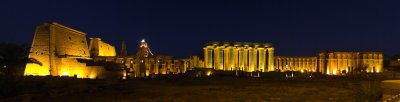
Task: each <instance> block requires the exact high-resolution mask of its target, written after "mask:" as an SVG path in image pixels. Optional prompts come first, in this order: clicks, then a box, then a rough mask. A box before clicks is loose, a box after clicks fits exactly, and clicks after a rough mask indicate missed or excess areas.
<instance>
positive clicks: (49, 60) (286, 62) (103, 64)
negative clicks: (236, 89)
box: [24, 22, 383, 78]
mask: <svg viewBox="0 0 400 102" xmlns="http://www.w3.org/2000/svg"><path fill="white" fill-rule="evenodd" d="M86 39H87V38H86V33H84V32H81V31H78V30H75V29H72V28H69V27H66V26H64V25H61V24H59V23H55V22H50V23H45V24H43V25H40V26H37V27H36V30H35V35H34V38H33V42H32V47H31V50H30V53H29V58H31V59H34V60H35V61H33V62H35V63H28V64H27V65H26V68H25V72H24V75H35V76H47V75H51V76H69V77H77V78H107V77H116V78H128V77H149V76H150V77H152V76H161V75H166V74H182V73H185V72H186V71H188V70H192V68H200V69H201V68H202V69H207V68H211V69H212V70H220V71H243V72H258V73H260V72H271V71H275V72H285V71H298V72H319V73H322V74H326V75H347V74H351V73H359V72H367V73H379V72H382V71H383V54H382V53H381V52H335V51H323V52H320V53H318V54H317V56H274V47H273V46H272V44H271V43H250V42H209V43H207V44H206V46H205V47H204V48H203V51H204V58H200V57H198V56H190V57H188V58H183V59H174V58H173V57H172V56H165V55H157V54H155V53H153V52H152V51H151V49H150V46H149V44H148V43H147V42H146V41H145V40H144V39H143V40H141V41H140V42H138V45H137V46H138V51H137V52H136V53H135V54H134V55H129V54H128V51H127V48H126V47H127V45H126V43H125V42H124V41H123V42H122V43H121V47H122V48H121V51H120V53H119V54H117V51H116V49H115V47H114V46H113V45H111V44H109V43H107V42H105V41H103V40H102V39H101V38H90V43H89V46H88V44H87V41H86Z"/></svg>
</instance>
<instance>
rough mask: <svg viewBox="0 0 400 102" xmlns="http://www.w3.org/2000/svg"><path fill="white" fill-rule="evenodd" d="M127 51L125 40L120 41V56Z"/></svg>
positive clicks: (124, 54)
mask: <svg viewBox="0 0 400 102" xmlns="http://www.w3.org/2000/svg"><path fill="white" fill-rule="evenodd" d="M127 55H128V51H127V50H126V43H125V41H122V43H121V56H127Z"/></svg>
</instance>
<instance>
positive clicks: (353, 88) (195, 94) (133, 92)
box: [0, 77, 382, 102]
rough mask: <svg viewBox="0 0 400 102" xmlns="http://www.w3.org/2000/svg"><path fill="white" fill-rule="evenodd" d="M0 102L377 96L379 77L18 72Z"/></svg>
mask: <svg viewBox="0 0 400 102" xmlns="http://www.w3.org/2000/svg"><path fill="white" fill-rule="evenodd" d="M0 85H1V86H0V89H1V96H0V101H1V102H4V101H5V102H7V101H9V102H15V101H17V102H18V101H27V102H29V101H34V102H36V101H37V102H42V101H43V102H92V101H96V102H131V101H140V102H143V101H144V102H148V101H173V102H210V101H212V102H215V101H224V102H226V101H230V102H232V101H241V102H262V101H268V102H269V101H311V102H314V101H315V102H361V101H363V102H364V101H381V97H382V92H381V88H380V86H379V85H380V80H374V79H362V80H360V79H351V78H344V79H343V78H324V79H307V78H304V79H267V78H236V77H206V78H183V77H175V78H155V79H131V80H86V79H74V78H54V77H41V78H38V77H24V78H19V79H15V80H2V82H1V84H0Z"/></svg>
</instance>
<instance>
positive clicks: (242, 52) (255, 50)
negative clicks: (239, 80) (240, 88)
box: [204, 45, 274, 72]
mask: <svg viewBox="0 0 400 102" xmlns="http://www.w3.org/2000/svg"><path fill="white" fill-rule="evenodd" d="M204 59H205V61H204V62H205V67H206V68H214V69H216V70H244V71H247V72H252V71H263V72H264V71H274V48H272V47H261V46H258V45H255V46H248V45H245V46H215V45H213V46H206V47H205V48H204Z"/></svg>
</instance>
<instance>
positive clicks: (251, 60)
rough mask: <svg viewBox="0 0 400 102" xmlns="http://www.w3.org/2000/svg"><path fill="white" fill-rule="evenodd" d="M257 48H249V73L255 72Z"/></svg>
mask: <svg viewBox="0 0 400 102" xmlns="http://www.w3.org/2000/svg"><path fill="white" fill-rule="evenodd" d="M255 49H256V48H249V62H248V64H249V68H248V72H252V71H254V63H255V62H256V61H255V60H254V59H255V56H254V53H256V50H255Z"/></svg>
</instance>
